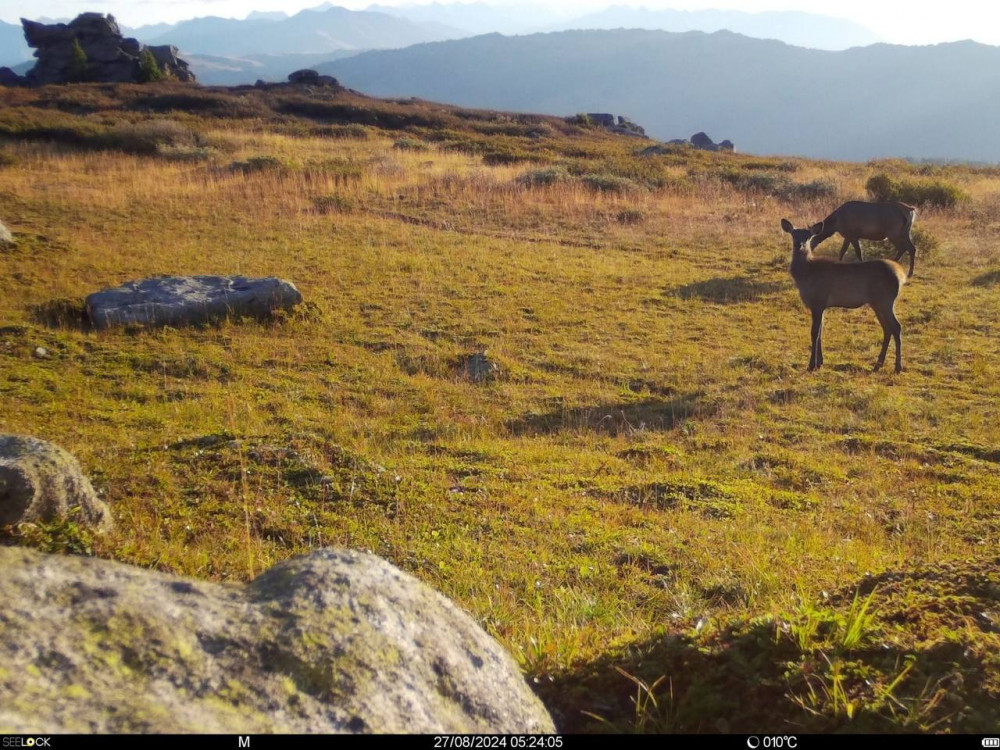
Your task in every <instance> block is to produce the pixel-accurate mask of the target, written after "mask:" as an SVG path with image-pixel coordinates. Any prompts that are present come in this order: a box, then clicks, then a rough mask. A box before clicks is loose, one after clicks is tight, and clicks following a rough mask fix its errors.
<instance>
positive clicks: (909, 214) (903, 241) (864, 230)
mask: <svg viewBox="0 0 1000 750" xmlns="http://www.w3.org/2000/svg"><path fill="white" fill-rule="evenodd" d="M916 216H917V209H916V208H914V207H913V206H908V205H907V204H905V203H899V202H897V201H880V202H878V203H866V202H865V201H848V202H847V203H845V204H843V205H842V206H840V208H838V209H837V210H836V211H834V212H833V213H832V214H830V215H829V216H827V217H826V218H825V219H823V221H822V226H823V229H822V231H820V232H819V233H818V234H817V235H816V236H815V237H813V239H812V249H813V250H815V249H816V248H817V247H818V246H819V244H820V243H821V242H823V241H824V240H825V239H827V238H828V237H830V236H832V235H833V234H840V236H841V237H843V238H844V246H843V247H841V248H840V259H841V260H843V259H844V255H846V254H847V248H849V247H850V246H851V245H854V251H855V252H856V253H857V254H858V260H859V261H863V260H864V256H863V255H862V254H861V243H860V242H858V240H886V239H887V240H889V241H890V242H891V243H892V244H893V247H895V248H896V251H897V252H896V260H897V261H898V260H899V259H900V258H902V257H903V253H909V254H910V270H909V272H908V273H907V274H906V275H907V276H912V275H913V263H914V261H915V260H916V257H917V248H916V246H915V245H914V244H913V239H912V238H911V237H910V231H911V230H912V229H913V220H914V219H915V218H916Z"/></svg>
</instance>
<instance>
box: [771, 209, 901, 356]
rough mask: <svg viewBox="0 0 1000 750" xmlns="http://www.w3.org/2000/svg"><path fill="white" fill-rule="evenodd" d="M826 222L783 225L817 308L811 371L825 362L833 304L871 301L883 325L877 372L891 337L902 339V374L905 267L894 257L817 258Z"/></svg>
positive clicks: (809, 301) (796, 272)
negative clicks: (900, 309)
mask: <svg viewBox="0 0 1000 750" xmlns="http://www.w3.org/2000/svg"><path fill="white" fill-rule="evenodd" d="M824 225H825V222H822V221H821V222H820V223H819V224H814V225H813V226H811V227H809V228H808V229H796V228H795V227H794V226H792V223H791V222H790V221H789V220H788V219H782V220H781V228H782V229H783V230H785V231H786V232H787V233H788V234H790V235H792V263H791V267H790V268H789V270H790V272H791V274H792V279H793V280H794V281H795V286H797V287H798V290H799V296H800V297H801V298H802V302H803V303H804V304H805V306H806V307H808V308H809V310H810V312H812V349H811V354H810V356H809V371H810V372H812V371H813V370H816V369H818V368H819V367H822V366H823V315H824V313H825V312H826V310H827V308H830V307H845V308H851V309H853V308H858V307H862V306H864V305H870V306H871V308H872V309H873V310H874V311H875V317H877V318H878V322H879V323H881V324H882V351H881V352H880V353H879V355H878V361H877V362H876V363H875V368H874V370H873V371H878V370H880V369H882V366H883V365H884V364H885V355H886V353H887V352H888V351H889V339H890V338H892V339H895V341H896V372H897V373H899V372H902V370H903V352H902V347H903V345H902V334H903V327H902V326H901V325H900V324H899V320H898V319H897V318H896V298H897V297H898V296H899V292H900V290H901V289H902V288H903V285H904V284H905V283H906V279H907V276H906V273H905V272H904V271H903V267H902V266H901V265H899V263H897V262H896V261H893V260H868V261H861V262H859V263H838V262H837V261H835V260H832V259H827V258H814V257H813V253H812V245H813V243H814V242H815V239H816V237H821V236H823V233H824V232H825V231H826V227H825V226H824Z"/></svg>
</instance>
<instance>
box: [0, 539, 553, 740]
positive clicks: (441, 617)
mask: <svg viewBox="0 0 1000 750" xmlns="http://www.w3.org/2000/svg"><path fill="white" fill-rule="evenodd" d="M0 569H2V570H3V575H2V576H0V600H2V601H3V615H2V617H0V664H2V665H3V666H2V668H0V695H3V696H4V700H3V701H0V727H3V728H4V731H6V732H9V733H20V734H29V733H30V734H36V733H42V734H48V733H61V732H72V733H111V732H113V733H123V732H147V733H161V732H166V733H176V732H199V733H228V734H235V733H242V734H245V733H263V732H275V733H291V732H295V733H304V732H308V733H334V732H340V733H347V732H352V733H362V732H384V733H427V734H432V733H459V732H476V733H479V732H502V733H538V732H552V731H553V729H554V728H553V724H552V720H551V718H550V717H549V715H548V713H547V712H546V711H545V709H544V707H543V706H542V704H541V702H540V701H539V700H538V698H537V697H536V696H535V695H534V694H533V693H532V692H531V690H530V689H529V688H528V686H527V684H526V683H525V681H524V679H523V677H522V676H521V674H520V671H519V669H518V667H517V665H516V664H515V663H514V661H513V659H511V657H510V656H509V655H508V654H507V653H505V652H504V650H503V649H502V648H501V647H500V645H499V644H498V643H497V642H496V641H494V640H493V639H492V638H491V637H490V636H489V635H487V634H486V633H485V632H483V630H482V629H481V628H480V627H479V626H478V625H477V624H476V623H475V622H474V621H473V619H472V618H471V617H469V616H468V615H467V614H465V613H464V612H462V611H461V610H460V609H459V608H458V607H456V606H455V605H454V604H452V603H451V602H450V601H448V600H447V599H446V598H444V597H443V596H441V595H440V594H438V593H436V592H435V591H433V590H431V589H430V588H429V587H427V586H426V585H424V584H423V583H421V582H419V581H417V580H416V579H415V578H413V577H411V576H409V575H407V574H405V573H403V572H401V571H400V570H398V569H397V568H395V567H393V566H392V565H390V564H389V563H387V562H385V561H384V560H382V559H380V558H378V557H375V556H373V555H368V554H363V553H359V552H351V551H344V550H333V549H326V550H320V551H318V552H314V553H312V554H311V555H308V556H306V557H300V558H296V559H293V560H290V561H288V562H285V563H282V564H280V565H277V566H275V567H274V568H272V569H271V570H269V571H268V572H266V573H264V574H263V575H261V576H260V577H258V578H257V579H255V580H254V581H252V582H251V583H249V584H247V585H245V586H237V585H227V584H216V583H206V582H200V581H194V580H188V579H183V578H178V577H175V576H171V575H166V574H163V573H156V572H151V571H148V570H144V569H141V568H135V567H131V566H126V565H121V564H118V563H112V562H107V561H104V560H98V559H94V558H85V557H62V556H52V555H43V554H40V553H38V552H34V551H30V550H26V549H19V548H14V547H0Z"/></svg>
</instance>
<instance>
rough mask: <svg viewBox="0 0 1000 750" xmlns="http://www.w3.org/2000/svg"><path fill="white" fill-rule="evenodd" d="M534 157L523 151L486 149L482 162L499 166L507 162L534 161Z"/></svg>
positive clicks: (490, 165)
mask: <svg viewBox="0 0 1000 750" xmlns="http://www.w3.org/2000/svg"><path fill="white" fill-rule="evenodd" d="M535 160H536V157H534V156H532V155H531V154H529V153H526V152H524V151H487V152H486V153H485V154H483V164H485V165H486V166H488V167H501V166H505V165H509V164H522V163H523V162H526V161H535Z"/></svg>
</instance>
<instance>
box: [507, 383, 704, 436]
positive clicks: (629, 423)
mask: <svg viewBox="0 0 1000 750" xmlns="http://www.w3.org/2000/svg"><path fill="white" fill-rule="evenodd" d="M701 396H702V394H700V393H688V394H682V395H680V396H676V397H674V398H672V399H668V400H665V401H663V400H659V399H646V400H643V401H634V402H628V403H620V404H599V405H597V406H584V407H576V408H568V409H557V410H553V411H549V412H545V413H542V414H528V415H525V416H523V417H521V418H519V419H516V420H512V421H510V422H508V423H507V429H509V430H510V431H511V432H512V433H513V434H514V435H518V436H521V435H552V434H555V433H559V432H584V431H589V432H601V433H604V434H607V435H611V436H615V435H629V434H633V433H635V432H641V431H642V430H670V429H673V428H674V427H676V426H677V425H678V424H680V423H681V422H684V421H685V420H687V419H690V418H692V417H698V416H706V415H710V414H712V413H713V411H714V409H713V408H712V407H711V406H710V405H706V404H704V403H702V401H701Z"/></svg>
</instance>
